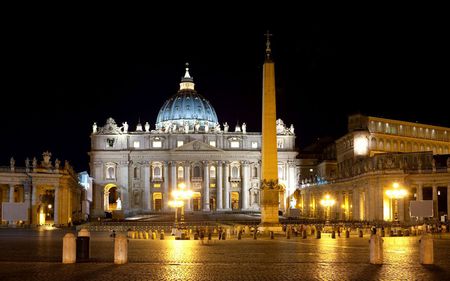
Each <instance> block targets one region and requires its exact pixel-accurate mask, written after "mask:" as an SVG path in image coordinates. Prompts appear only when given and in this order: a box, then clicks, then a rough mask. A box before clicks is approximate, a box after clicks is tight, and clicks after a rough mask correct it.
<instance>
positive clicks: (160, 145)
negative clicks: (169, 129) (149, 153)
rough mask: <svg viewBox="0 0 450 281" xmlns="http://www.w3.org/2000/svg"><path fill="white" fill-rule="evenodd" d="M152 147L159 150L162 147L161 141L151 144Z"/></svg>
mask: <svg viewBox="0 0 450 281" xmlns="http://www.w3.org/2000/svg"><path fill="white" fill-rule="evenodd" d="M152 147H153V148H161V147H162V142H161V141H153V142H152Z"/></svg>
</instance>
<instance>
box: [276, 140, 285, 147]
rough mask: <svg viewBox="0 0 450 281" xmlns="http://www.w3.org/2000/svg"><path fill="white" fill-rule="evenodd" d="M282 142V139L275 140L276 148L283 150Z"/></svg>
mask: <svg viewBox="0 0 450 281" xmlns="http://www.w3.org/2000/svg"><path fill="white" fill-rule="evenodd" d="M283 147H284V142H283V139H277V148H283Z"/></svg>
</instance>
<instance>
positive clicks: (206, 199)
mask: <svg viewBox="0 0 450 281" xmlns="http://www.w3.org/2000/svg"><path fill="white" fill-rule="evenodd" d="M202 197H203V211H209V210H210V209H209V164H208V161H204V162H203V196H202Z"/></svg>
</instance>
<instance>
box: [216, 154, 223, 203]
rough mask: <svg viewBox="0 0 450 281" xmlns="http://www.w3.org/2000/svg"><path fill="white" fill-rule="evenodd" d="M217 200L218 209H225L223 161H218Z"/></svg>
mask: <svg viewBox="0 0 450 281" xmlns="http://www.w3.org/2000/svg"><path fill="white" fill-rule="evenodd" d="M216 183H217V186H216V189H217V195H216V202H217V211H221V210H222V209H223V199H222V193H223V190H222V183H223V173H222V161H218V162H217V179H216Z"/></svg>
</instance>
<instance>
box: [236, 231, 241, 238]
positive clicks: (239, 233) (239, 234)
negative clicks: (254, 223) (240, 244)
mask: <svg viewBox="0 0 450 281" xmlns="http://www.w3.org/2000/svg"><path fill="white" fill-rule="evenodd" d="M237 238H238V240H241V239H242V233H241V232H240V231H239V232H238V237H237Z"/></svg>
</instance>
